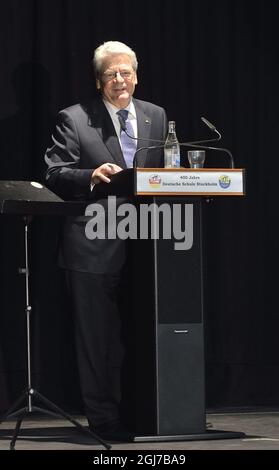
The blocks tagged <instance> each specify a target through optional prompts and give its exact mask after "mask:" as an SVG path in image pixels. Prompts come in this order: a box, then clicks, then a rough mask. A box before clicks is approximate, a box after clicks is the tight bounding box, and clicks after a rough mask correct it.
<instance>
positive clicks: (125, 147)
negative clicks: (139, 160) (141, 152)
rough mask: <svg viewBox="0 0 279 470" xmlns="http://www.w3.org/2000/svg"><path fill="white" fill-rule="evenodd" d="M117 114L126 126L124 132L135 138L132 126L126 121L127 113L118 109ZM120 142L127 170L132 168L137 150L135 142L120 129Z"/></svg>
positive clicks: (125, 110)
mask: <svg viewBox="0 0 279 470" xmlns="http://www.w3.org/2000/svg"><path fill="white" fill-rule="evenodd" d="M117 114H118V115H119V116H121V117H122V119H123V120H124V122H125V124H126V131H127V133H128V134H129V135H131V136H132V137H134V136H135V134H134V130H133V126H132V124H131V122H130V121H129V120H128V114H129V111H127V109H120V110H119V111H117ZM120 141H121V146H122V152H123V156H124V160H125V162H126V165H127V168H132V167H133V161H134V155H135V151H136V148H137V141H136V140H134V139H132V138H131V137H128V136H127V134H126V133H125V132H124V131H123V130H122V129H121V131H120Z"/></svg>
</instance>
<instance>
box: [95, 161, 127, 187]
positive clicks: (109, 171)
mask: <svg viewBox="0 0 279 470" xmlns="http://www.w3.org/2000/svg"><path fill="white" fill-rule="evenodd" d="M119 171H122V168H121V167H120V166H118V165H115V164H114V163H104V164H103V165H101V166H98V168H96V170H94V171H93V173H92V183H93V184H98V183H100V182H101V181H103V182H104V183H110V178H109V177H110V176H111V175H114V174H115V173H118V172H119Z"/></svg>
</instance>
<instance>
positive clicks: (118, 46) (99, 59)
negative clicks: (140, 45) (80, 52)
mask: <svg viewBox="0 0 279 470" xmlns="http://www.w3.org/2000/svg"><path fill="white" fill-rule="evenodd" d="M116 54H127V55H128V56H129V57H130V59H131V61H132V67H133V69H134V70H135V71H137V68H138V61H137V56H136V54H135V52H134V51H133V50H132V49H131V48H130V47H129V46H126V44H124V43H123V42H119V41H107V42H104V43H103V44H101V46H99V47H97V49H95V51H94V57H93V61H92V63H93V67H94V72H95V76H96V78H98V77H99V76H100V75H101V73H102V68H103V63H104V61H105V59H106V58H107V57H110V56H112V55H116Z"/></svg>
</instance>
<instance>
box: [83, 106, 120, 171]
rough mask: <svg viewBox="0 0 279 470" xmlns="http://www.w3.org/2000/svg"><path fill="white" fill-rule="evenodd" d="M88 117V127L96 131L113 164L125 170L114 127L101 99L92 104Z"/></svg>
mask: <svg viewBox="0 0 279 470" xmlns="http://www.w3.org/2000/svg"><path fill="white" fill-rule="evenodd" d="M88 115H89V119H88V125H89V126H91V127H94V128H95V129H96V131H97V133H98V134H99V136H100V138H101V140H102V142H103V143H104V145H105V146H106V147H107V149H108V151H109V153H110V154H111V156H112V161H113V163H116V164H117V165H119V166H121V168H126V163H125V160H124V157H123V154H122V150H121V147H120V144H119V140H118V137H117V135H116V132H115V129H114V125H113V123H112V120H111V118H110V115H109V113H108V111H107V109H106V107H105V105H104V103H103V101H102V100H101V99H98V100H96V101H95V102H94V103H93V106H92V109H91V111H90V112H89V113H88Z"/></svg>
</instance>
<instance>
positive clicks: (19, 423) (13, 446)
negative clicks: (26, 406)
mask: <svg viewBox="0 0 279 470" xmlns="http://www.w3.org/2000/svg"><path fill="white" fill-rule="evenodd" d="M22 420H23V418H22V417H21V416H19V418H18V420H17V422H16V427H15V430H14V434H13V437H12V440H11V442H10V450H15V443H16V440H17V436H18V433H19V430H20V426H21V423H22Z"/></svg>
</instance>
